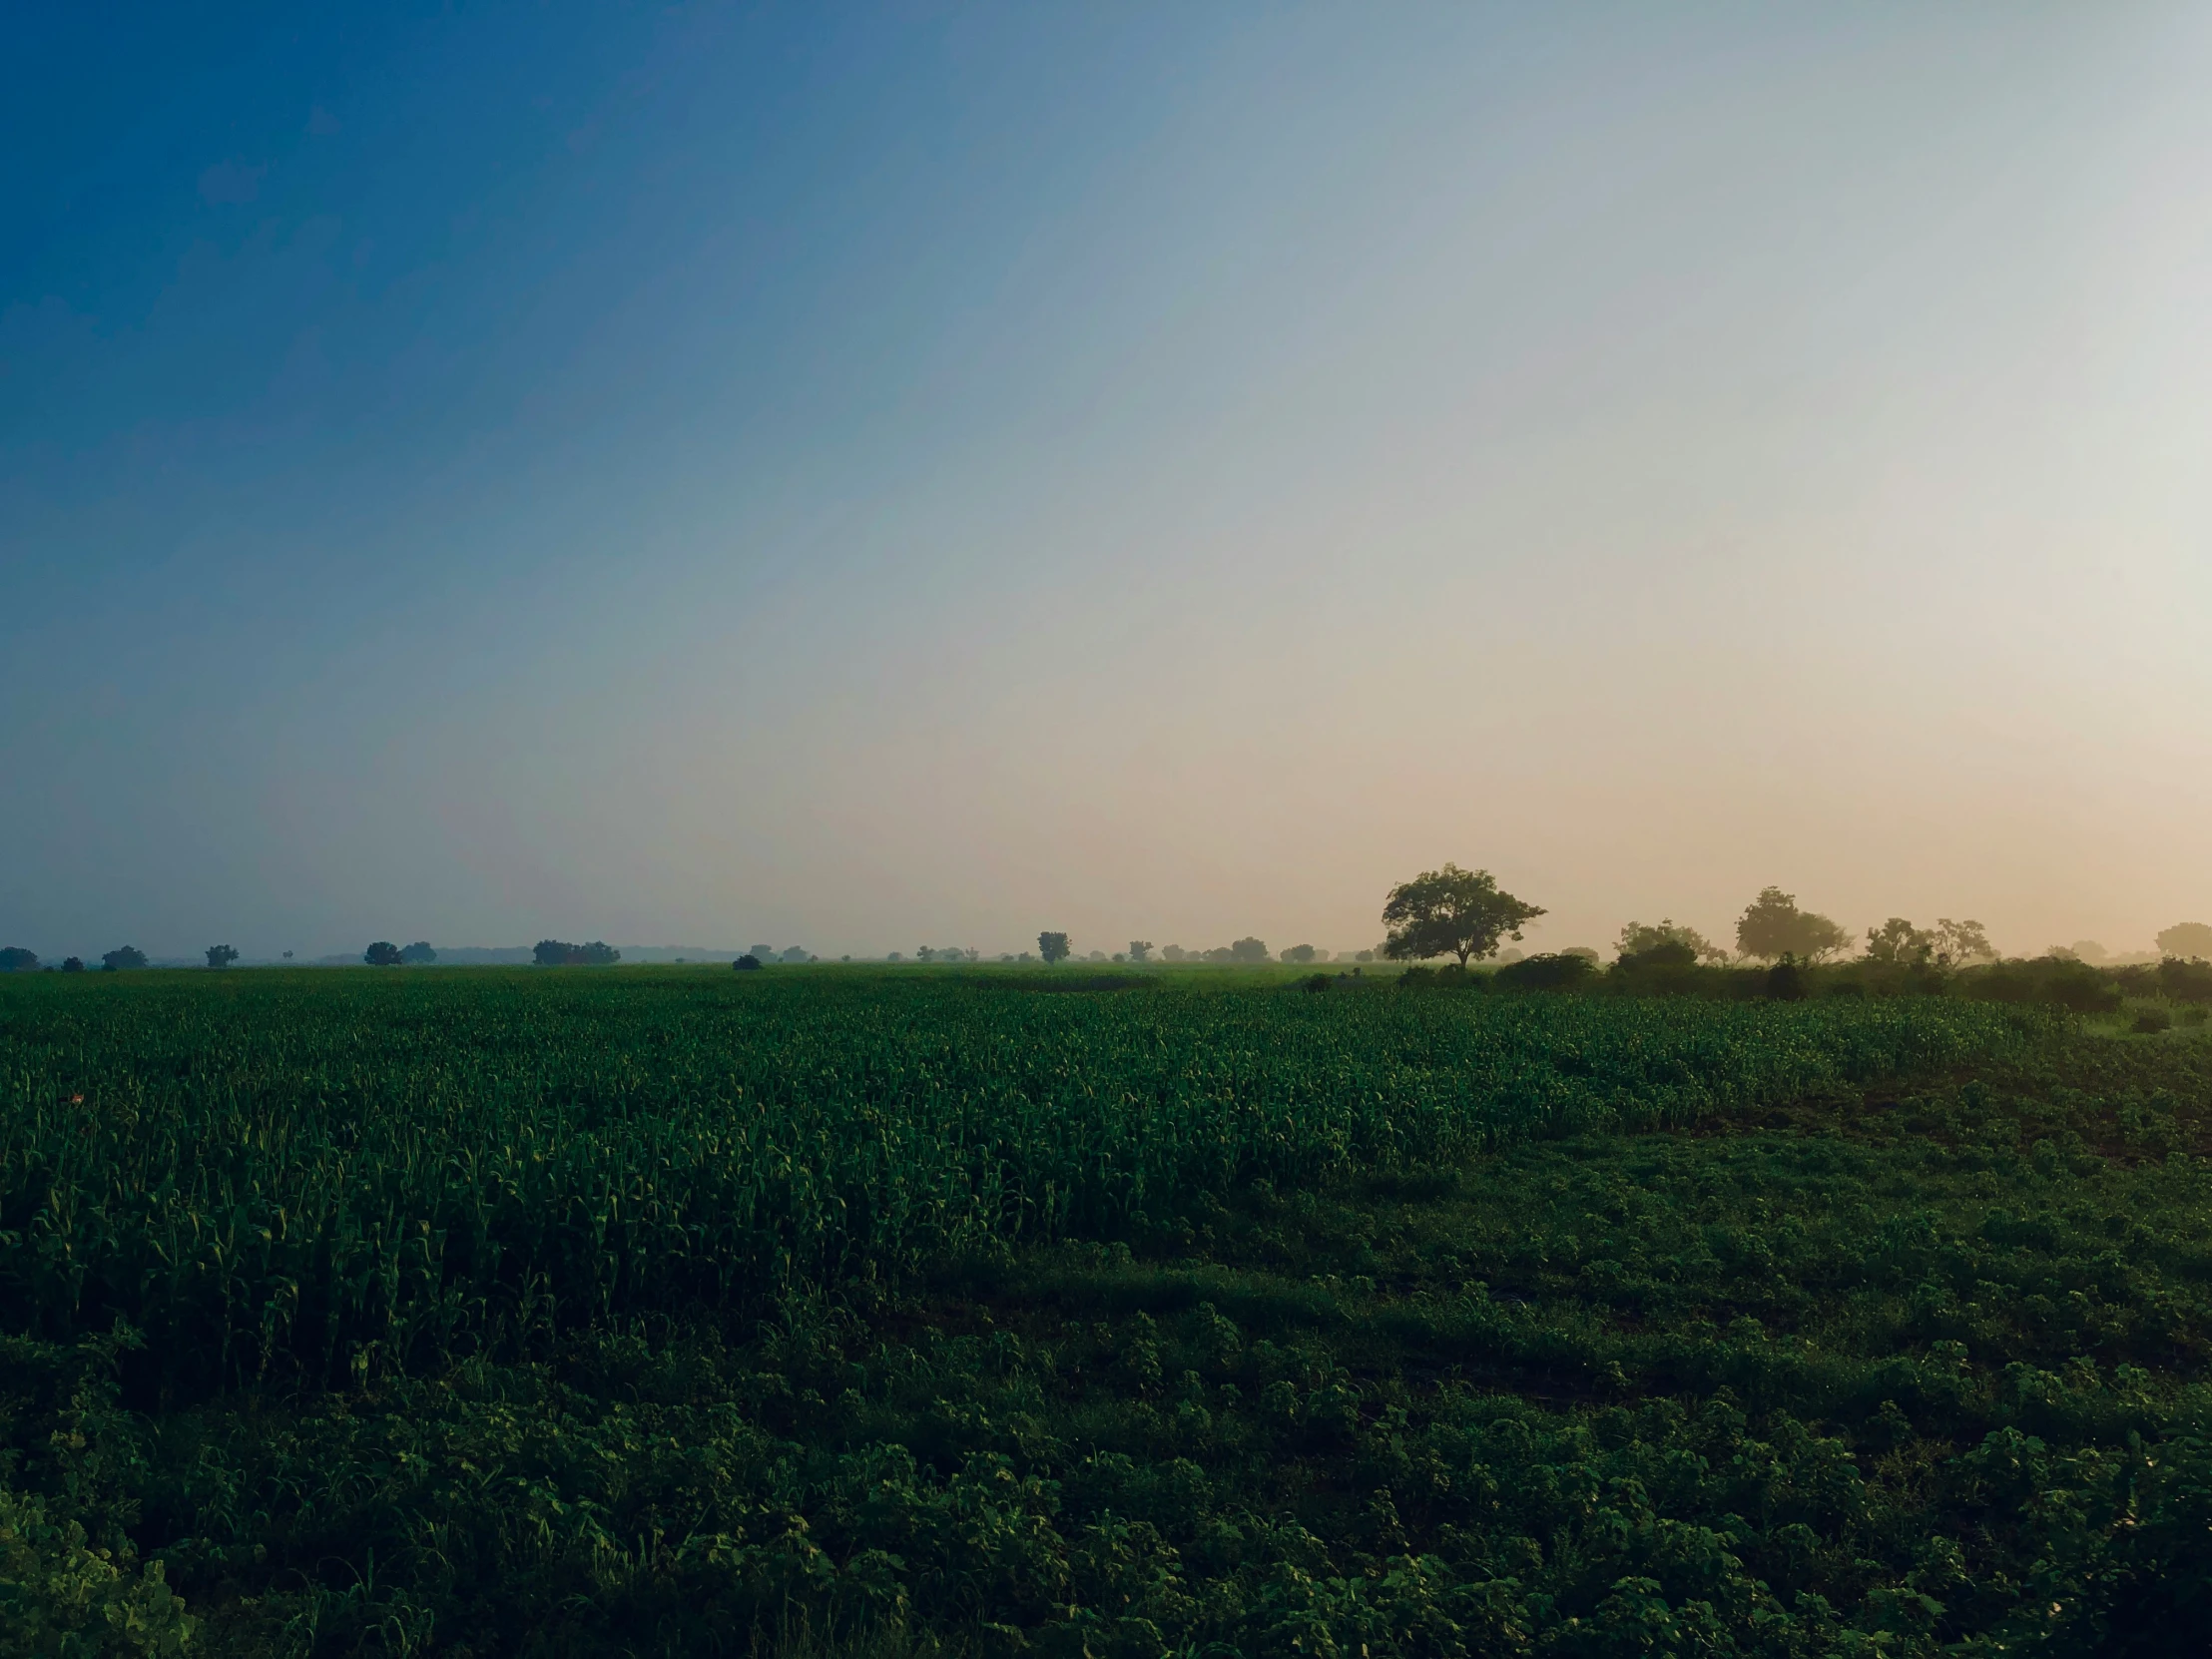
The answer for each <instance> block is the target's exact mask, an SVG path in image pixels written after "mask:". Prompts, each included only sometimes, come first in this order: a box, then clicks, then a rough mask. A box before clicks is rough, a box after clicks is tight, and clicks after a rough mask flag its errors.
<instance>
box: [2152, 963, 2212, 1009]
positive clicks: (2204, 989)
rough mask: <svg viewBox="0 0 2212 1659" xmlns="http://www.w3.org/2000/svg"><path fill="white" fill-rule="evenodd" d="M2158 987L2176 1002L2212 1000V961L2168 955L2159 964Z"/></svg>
mask: <svg viewBox="0 0 2212 1659" xmlns="http://www.w3.org/2000/svg"><path fill="white" fill-rule="evenodd" d="M2158 989H2159V990H2160V992H2162V993H2163V994H2164V995H2166V996H2169V997H2171V998H2173V1000H2174V1001H2176V1002H2212V962H2185V961H2183V960H2182V959H2181V958H2180V957H2178V956H2168V957H2167V958H2166V959H2165V960H2164V961H2162V962H2160V963H2159V964H2158Z"/></svg>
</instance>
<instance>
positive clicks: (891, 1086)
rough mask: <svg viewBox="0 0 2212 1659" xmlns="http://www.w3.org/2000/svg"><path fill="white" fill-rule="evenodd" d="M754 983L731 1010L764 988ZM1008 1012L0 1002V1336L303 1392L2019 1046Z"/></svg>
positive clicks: (890, 1001)
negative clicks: (132, 1352) (277, 1380)
mask: <svg viewBox="0 0 2212 1659" xmlns="http://www.w3.org/2000/svg"><path fill="white" fill-rule="evenodd" d="M763 980H766V982H763ZM1027 983H1028V981H1027V979H1026V978H1025V977H1024V976H1020V975H998V974H988V973H986V974H981V975H968V976H965V977H951V976H948V977H943V978H930V979H920V978H904V979H884V978H880V977H876V976H867V977H866V978H864V979H863V978H862V977H860V976H857V975H854V976H845V975H836V974H831V975H806V976H793V977H791V978H787V979H775V980H767V978H766V976H761V978H760V979H755V978H753V977H752V976H747V977H745V978H739V979H737V980H735V981H734V982H733V981H731V980H709V979H706V978H704V977H702V976H687V975H673V974H672V975H660V976H651V977H646V976H640V977H638V978H635V979H632V978H624V979H621V980H609V979H580V978H560V979H553V978H547V977H538V978H532V977H529V976H527V975H522V974H511V973H499V972H489V973H483V974H474V973H471V974H466V975H465V976H464V975H460V974H453V975H440V976H438V977H437V978H436V979H434V980H430V979H420V980H417V979H406V980H384V979H374V978H370V977H368V976H365V975H361V976H356V975H332V974H323V975H310V974H296V975H284V974H265V975H256V976H254V977H253V978H251V979H245V978H241V979H237V980H227V981H212V982H211V980H209V979H207V978H194V979H185V978H183V977H182V976H179V977H174V978H171V977H162V978H152V977H150V978H145V979H133V980H125V981H110V980H76V979H72V980H58V979H57V980H34V981H29V982H26V983H25V984H23V985H22V986H20V987H17V986H14V985H10V986H7V987H5V989H4V991H0V1321H4V1323H5V1328H6V1329H8V1330H11V1331H17V1332H22V1333H25V1334H35V1335H38V1336H41V1337H45V1338H49V1339H55V1340H59V1339H65V1338H69V1337H72V1336H75V1335H79V1334H82V1333H85V1332H88V1331H96V1330H102V1329H105V1328H106V1327H107V1326H108V1325H110V1324H111V1323H112V1322H113V1321H114V1320H115V1319H117V1318H118V1317H121V1318H123V1319H125V1320H128V1321H129V1322H130V1323H131V1324H132V1325H134V1326H135V1327H137V1328H138V1329H139V1330H141V1331H143V1332H145V1333H146V1334H147V1335H148V1337H149V1338H150V1339H151V1348H150V1353H151V1354H152V1355H154V1356H155V1357H157V1358H156V1362H155V1363H156V1364H157V1365H158V1367H159V1369H160V1371H161V1374H162V1378H163V1381H164V1382H165V1383H169V1384H172V1385H182V1386H185V1387H187V1388H188V1389H198V1388H203V1387H209V1386H221V1385H225V1384H228V1383H237V1382H241V1381H246V1380H250V1379H254V1378H259V1377H267V1376H271V1375H273V1374H284V1373H289V1374H293V1375H303V1376H304V1377H306V1378H309V1379H315V1380H328V1379H335V1378H341V1377H344V1376H347V1375H362V1374H364V1373H366V1372H369V1371H372V1370H374V1371H383V1370H405V1369H408V1368H411V1367H413V1366H416V1365H419V1364H421V1363H425V1362H428V1361H431V1360H435V1359H442V1358H450V1357H452V1356H455V1355H459V1354H466V1353H470V1352H482V1351H485V1350H515V1349H520V1348H526V1347H527V1346H528V1345H529V1344H530V1343H531V1342H532V1341H533V1340H534V1338H535V1337H536V1336H538V1335H540V1334H551V1333H554V1332H558V1331H561V1330H570V1329H576V1328H579V1327H585V1326H592V1325H597V1324H603V1323H606V1322H610V1321H614V1320H618V1319H622V1318H627V1317H631V1316H635V1315H639V1314H648V1313H655V1312H676V1311H682V1310H685V1309H692V1308H697V1307H699V1306H702V1305H709V1304H714V1305H732V1306H738V1307H745V1306H748V1305H752V1306H758V1305H760V1304H761V1303H762V1302H763V1301H764V1299H766V1298H768V1297H771V1296H773V1295H775V1294H777V1293H779V1292H781V1291H788V1290H793V1289H800V1288H807V1287H817V1286H824V1285H833V1284H835V1283H838V1282H840V1281H849V1280H853V1279H866V1278H869V1277H873V1276H886V1275H894V1274H897V1273H899V1272H902V1271H904V1270H905V1269H907V1268H909V1267H910V1266H911V1265H912V1264H914V1263H915V1262H917V1261H920V1260H923V1259H926V1258H929V1257H931V1256H941V1255H944V1254H948V1253H962V1252H974V1251H977V1250H986V1251H987V1250H991V1249H995V1248H1001V1247H1003V1246H1005V1245H1008V1244H1011V1243H1015V1242H1021V1241H1030V1240H1042V1239H1051V1238H1065V1237H1085V1236H1090V1237H1097V1236H1109V1235H1112V1234H1114V1233H1115V1232H1116V1231H1117V1230H1119V1229H1121V1228H1123V1227H1125V1226H1126V1225H1128V1224H1129V1223H1130V1222H1131V1221H1132V1220H1134V1219H1136V1218H1139V1217H1143V1216H1148V1215H1149V1216H1157V1215H1160V1214H1164V1213H1168V1212H1172V1211H1174V1210H1175V1209H1176V1208H1178V1207H1179V1206H1182V1205H1185V1204H1188V1203H1189V1202H1191V1201H1192V1200H1193V1199H1194V1198H1196V1197H1197V1196H1198V1195H1201V1194H1204V1193H1210V1192H1221V1191H1226V1190H1229V1189H1231V1188H1233V1187H1235V1186H1238V1185H1241V1184H1248V1183H1255V1182H1273V1183H1279V1184H1280V1183H1294V1182H1295V1183H1303V1182H1311V1181H1315V1180H1320V1179H1326V1178H1328V1177H1330V1176H1332V1175H1334V1174H1337V1173H1340V1172H1343V1171H1345V1170H1348V1169H1353V1168H1379V1167H1384V1168H1386V1167H1391V1166H1402V1165H1410V1164H1418V1163H1423V1162H1428V1161H1433V1160H1439V1159H1449V1158H1453V1157H1459V1156H1463V1155H1465V1154H1467V1153H1470V1152H1473V1151H1477V1150H1480V1149H1482V1148H1484V1147H1487V1146H1491V1145H1495V1144H1498V1143H1500V1142H1502V1141H1505V1140H1511V1139H1518V1138H1524V1137H1530V1136H1542V1135H1547V1134H1555V1133H1563V1132H1570V1131H1577V1130H1585V1129H1590V1128H1602V1127H1612V1126H1619V1127H1653V1126H1660V1125H1681V1124H1687V1123H1692V1122H1695V1121H1697V1120H1699V1119H1701V1118H1705V1117H1708V1116H1711V1115H1714V1114H1717V1113H1727V1112H1731V1111H1736V1110H1740V1109H1743V1108H1745V1107H1747V1106H1749V1105H1752V1104H1756V1103H1760V1102H1768V1101H1773V1100H1776V1099H1783V1098H1789V1097H1793V1096H1798V1095H1804V1094H1807V1093H1813V1092H1819V1091H1822V1090H1825V1089H1831V1088H1834V1087H1837V1086H1839V1085H1848V1084H1851V1083H1853V1082H1857V1081H1862V1080H1865V1079H1867V1078H1871V1077H1875V1076H1879V1075H1891V1074H1897V1073H1904V1072H1914V1071H1925V1070H1928V1069H1930V1068H1934V1067H1940V1066H1944V1065H1949V1064H1954V1063H1957V1062H1960V1061H1963V1060H1966V1059H1969V1058H1973V1057H1977V1056H1982V1055H1987V1054H1990V1053H1993V1052H1998V1051H2002V1050H2007V1049H2012V1048H2017V1047H2019V1046H2021V1045H2023V1044H2025V1043H2026V1042H2028V1041H2030V1040H2031V1039H2032V1037H2033V1035H2034V1033H2036V1032H2037V1031H2039V1030H2040V1029H2041V1028H2042V1027H2041V1022H2040V1020H2039V1019H2038V1018H2037V1017H2036V1016H2032V1015H2027V1014H2022V1013H2019V1012H2017V1011H2012V1010H2006V1009H2001V1008H1993V1007H1987V1006H1976V1005H1969V1004H1961V1003H1955V1002H1949V1001H1922V1002H1896V1003H1873V1004H1847V1003H1826V1002H1824V1003H1809V1004H1795V1005H1783V1004H1757V1005H1752V1004H1746V1005H1716V1004H1710V1003H1695V1002H1686V1001H1682V1002H1661V1001H1651V1002H1637V1001H1611V1000H1607V1001H1596V1000H1582V999H1571V998H1544V997H1500V998H1494V999H1482V1000H1479V1001H1475V1000H1469V999H1458V998H1431V997H1421V996H1406V995H1398V994H1393V993H1391V992H1388V991H1386V990H1382V989H1368V990H1361V991H1352V992H1345V991H1340V992H1338V993H1336V994H1332V995H1325V996H1308V995H1302V994H1298V993H1295V992H1290V991H1285V992H1282V993H1279V994H1267V993H1242V994H1235V995H1231V994H1220V993H1209V992H1204V991H1199V990H1192V989H1177V988H1173V987H1164V988H1144V989H1136V990H1119V991H1108V992H1101V993H1098V994H1078V995H1041V994H1032V993H1031V992H1029V991H1027V990H1026V989H1024V986H1025V985H1026V984H1027Z"/></svg>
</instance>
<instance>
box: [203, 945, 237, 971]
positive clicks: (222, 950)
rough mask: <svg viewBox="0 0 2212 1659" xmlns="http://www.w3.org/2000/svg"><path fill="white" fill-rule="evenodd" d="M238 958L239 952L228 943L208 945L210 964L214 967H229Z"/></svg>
mask: <svg viewBox="0 0 2212 1659" xmlns="http://www.w3.org/2000/svg"><path fill="white" fill-rule="evenodd" d="M238 959H239V953H238V952H237V951H236V950H233V949H232V948H231V947H230V946H229V945H227V944H211V945H209V946H208V966H210V967H212V968H227V967H229V966H230V965H231V964H232V963H233V962H235V961H237V960H238Z"/></svg>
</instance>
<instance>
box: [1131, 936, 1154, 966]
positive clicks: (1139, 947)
mask: <svg viewBox="0 0 2212 1659" xmlns="http://www.w3.org/2000/svg"><path fill="white" fill-rule="evenodd" d="M1129 959H1130V960H1131V961H1132V962H1149V961H1151V960H1152V941H1151V940H1150V939H1131V940H1130V941H1129Z"/></svg>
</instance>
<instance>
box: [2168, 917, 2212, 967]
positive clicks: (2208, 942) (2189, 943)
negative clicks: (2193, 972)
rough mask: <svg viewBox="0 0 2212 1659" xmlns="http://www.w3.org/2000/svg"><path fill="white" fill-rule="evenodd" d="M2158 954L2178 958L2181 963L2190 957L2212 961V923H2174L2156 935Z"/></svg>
mask: <svg viewBox="0 0 2212 1659" xmlns="http://www.w3.org/2000/svg"><path fill="white" fill-rule="evenodd" d="M2158 953H2159V954H2160V955H2161V956H2178V957H2180V958H2181V959H2182V960H2183V961H2187V960H2189V959H2190V958H2192V957H2196V958H2201V959H2203V960H2206V961H2212V923H2206V922H2202V921H2177V922H2175V923H2174V924H2173V925H2172V926H2171V927H2169V928H2167V929H2165V931H2163V932H2162V933H2160V934H2159V935H2158Z"/></svg>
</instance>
